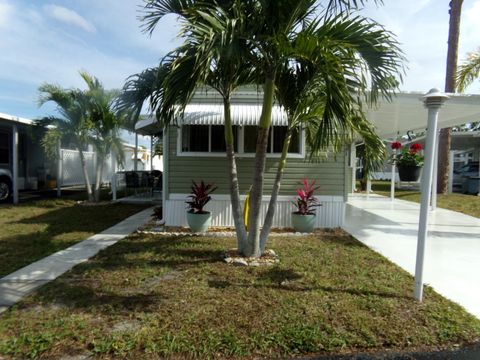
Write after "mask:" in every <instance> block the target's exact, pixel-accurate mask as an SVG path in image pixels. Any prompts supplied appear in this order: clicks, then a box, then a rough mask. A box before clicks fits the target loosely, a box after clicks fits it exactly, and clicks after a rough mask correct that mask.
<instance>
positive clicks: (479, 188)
mask: <svg viewBox="0 0 480 360" xmlns="http://www.w3.org/2000/svg"><path fill="white" fill-rule="evenodd" d="M478 163H479V164H480V150H479V151H478ZM450 164H452V166H451V167H452V168H453V160H452V162H451V163H450ZM478 177H479V178H480V166H479V167H478ZM452 178H453V176H452ZM477 196H480V179H479V180H478V193H477Z"/></svg>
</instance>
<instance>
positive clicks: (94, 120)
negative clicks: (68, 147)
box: [39, 71, 124, 201]
mask: <svg viewBox="0 0 480 360" xmlns="http://www.w3.org/2000/svg"><path fill="white" fill-rule="evenodd" d="M80 76H81V77H82V79H83V80H84V81H85V83H86V85H87V90H80V89H63V88H61V87H59V86H57V85H51V84H44V85H42V86H40V88H39V91H40V105H43V104H45V103H46V102H49V101H52V102H54V103H56V104H57V110H58V112H59V114H60V117H54V116H51V117H47V118H45V119H43V121H41V122H43V124H46V123H49V124H53V125H55V126H54V127H53V128H50V129H49V130H48V131H47V135H46V136H45V137H44V140H43V143H44V146H45V147H47V148H52V147H53V146H56V145H57V140H58V139H60V138H61V139H64V140H67V141H69V142H73V143H74V144H75V145H76V147H77V150H78V152H79V157H80V162H81V166H82V173H83V177H84V181H85V187H86V191H87V196H88V200H89V201H99V199H100V186H101V181H102V175H103V167H104V164H105V160H106V158H107V156H108V155H109V154H112V155H113V156H116V157H117V161H118V162H120V163H121V162H123V159H124V155H123V146H122V142H121V139H120V134H119V129H120V125H122V121H123V115H122V114H121V113H117V112H115V110H114V103H115V101H116V96H117V94H118V92H117V91H110V90H106V89H104V87H103V85H102V84H101V82H100V81H99V80H98V79H97V78H95V77H93V76H91V75H89V74H88V73H86V72H84V71H81V72H80ZM52 135H53V136H52ZM88 145H93V146H94V149H95V152H96V156H97V161H96V168H95V185H94V187H93V188H92V184H91V183H90V178H89V176H88V169H87V161H86V159H85V155H84V150H85V148H86V147H87V146H88ZM50 152H51V151H50Z"/></svg>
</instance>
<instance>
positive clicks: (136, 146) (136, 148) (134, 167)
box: [133, 133, 138, 171]
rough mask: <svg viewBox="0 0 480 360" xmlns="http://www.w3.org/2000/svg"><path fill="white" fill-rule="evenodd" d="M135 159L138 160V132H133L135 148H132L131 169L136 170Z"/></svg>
mask: <svg viewBox="0 0 480 360" xmlns="http://www.w3.org/2000/svg"><path fill="white" fill-rule="evenodd" d="M137 161H138V134H137V133H135V149H133V170H134V171H137V170H138V166H137Z"/></svg>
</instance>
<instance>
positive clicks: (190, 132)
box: [178, 125, 303, 157]
mask: <svg viewBox="0 0 480 360" xmlns="http://www.w3.org/2000/svg"><path fill="white" fill-rule="evenodd" d="M224 131H225V128H224V126H223V125H183V126H182V128H181V130H180V134H179V138H178V139H179V140H178V141H179V145H178V153H179V154H181V155H189V154H190V155H191V154H193V153H195V154H197V153H208V154H209V156H214V155H213V154H218V156H221V155H222V154H224V153H225V150H226V145H225V132H224ZM286 134H287V127H286V126H273V127H271V128H270V132H269V136H268V145H267V153H268V154H273V155H276V156H279V155H280V154H281V153H282V150H283V141H284V139H285V136H286ZM233 138H234V146H235V152H236V153H237V154H239V155H241V156H242V155H243V156H244V155H246V156H253V154H254V153H255V150H256V146H257V127H256V126H233ZM301 140H302V137H301V133H300V131H298V130H297V131H294V132H293V134H292V137H291V140H290V147H289V149H288V153H289V154H291V155H296V156H300V157H302V156H303V153H302V141H301Z"/></svg>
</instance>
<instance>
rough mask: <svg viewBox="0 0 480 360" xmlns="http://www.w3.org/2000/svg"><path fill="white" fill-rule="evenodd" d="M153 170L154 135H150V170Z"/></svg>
mask: <svg viewBox="0 0 480 360" xmlns="http://www.w3.org/2000/svg"><path fill="white" fill-rule="evenodd" d="M152 170H153V135H150V171H152Z"/></svg>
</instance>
